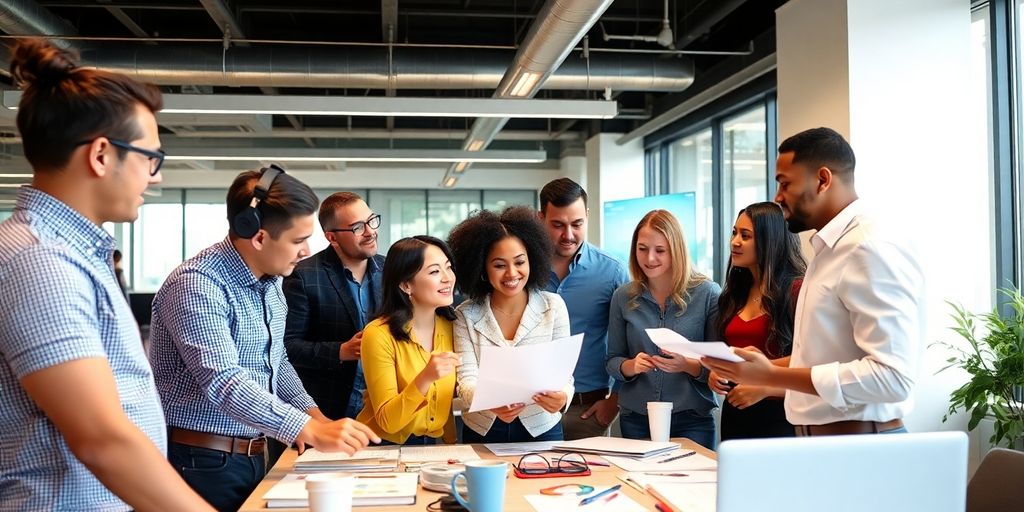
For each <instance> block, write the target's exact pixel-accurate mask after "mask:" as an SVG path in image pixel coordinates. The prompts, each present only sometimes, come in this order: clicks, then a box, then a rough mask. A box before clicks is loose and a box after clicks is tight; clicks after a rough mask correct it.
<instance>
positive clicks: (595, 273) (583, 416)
mask: <svg viewBox="0 0 1024 512" xmlns="http://www.w3.org/2000/svg"><path fill="white" fill-rule="evenodd" d="M587 214H588V209H587V192H586V191H585V190H583V187H581V186H580V185H579V184H578V183H576V182H575V181H573V180H571V179H569V178H559V179H557V180H554V181H551V182H550V183H548V184H547V185H544V188H542V189H541V191H540V218H541V221H542V222H543V223H544V227H545V228H547V231H548V236H550V237H551V243H552V245H554V246H555V255H554V258H552V259H551V268H552V271H551V281H550V282H549V283H548V288H547V289H548V291H549V292H554V293H557V294H559V295H561V296H562V299H563V300H565V305H566V307H568V309H569V323H570V325H571V329H570V330H571V332H572V333H573V334H579V333H583V348H582V349H581V350H580V358H579V360H578V361H577V362H576V370H575V371H574V372H573V379H574V380H575V384H576V393H575V394H574V395H573V396H572V399H571V400H570V402H571V405H570V406H569V410H568V411H567V412H566V413H565V414H564V415H563V416H562V429H563V431H564V433H565V439H566V440H571V439H582V438H584V437H592V436H601V435H607V434H608V430H609V428H608V427H609V426H610V425H611V424H612V422H613V421H615V418H616V417H617V416H618V414H619V394H618V386H614V387H612V380H611V377H610V376H609V375H608V371H607V370H606V369H605V359H606V357H607V354H608V307H609V305H610V303H611V299H612V293H613V292H615V289H616V288H618V287H619V286H621V285H622V284H624V283H626V282H627V281H629V275H628V274H627V273H626V268H625V267H624V266H623V265H622V263H619V261H618V260H616V259H615V258H613V257H611V256H609V255H608V254H607V253H605V252H604V251H602V250H600V249H598V248H597V247H594V246H593V245H591V244H589V243H587V241H586V233H587Z"/></svg>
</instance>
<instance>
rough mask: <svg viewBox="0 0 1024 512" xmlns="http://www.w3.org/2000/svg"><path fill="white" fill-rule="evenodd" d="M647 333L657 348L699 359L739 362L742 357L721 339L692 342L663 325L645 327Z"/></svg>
mask: <svg viewBox="0 0 1024 512" xmlns="http://www.w3.org/2000/svg"><path fill="white" fill-rule="evenodd" d="M646 331H647V335H648V336H650V337H651V341H653V342H654V344H655V345H657V346H658V348H660V349H662V350H664V351H666V352H672V353H675V354H681V355H684V356H686V357H692V358H694V359H700V358H701V357H703V356H708V357H714V358H717V359H724V360H726V361H734V362H737V363H738V362H740V361H743V358H742V357H740V356H738V355H736V354H735V353H733V351H732V349H731V348H729V345H726V344H725V343H724V342H721V341H701V342H692V341H690V340H688V339H686V337H685V336H683V335H682V334H679V333H678V332H675V331H673V330H672V329H666V328H664V327H658V328H655V329H646Z"/></svg>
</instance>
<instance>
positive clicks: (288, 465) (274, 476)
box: [239, 438, 715, 512]
mask: <svg viewBox="0 0 1024 512" xmlns="http://www.w3.org/2000/svg"><path fill="white" fill-rule="evenodd" d="M673 441H676V442H678V443H681V444H682V445H683V448H686V449H690V450H695V451H697V453H701V454H703V455H706V456H708V457H710V458H712V459H713V458H715V452H713V451H711V450H708V449H707V448H704V447H703V446H700V445H698V444H697V443H694V442H693V441H690V440H689V439H683V438H679V439H673ZM472 446H473V449H474V450H476V453H477V454H478V455H480V458H482V459H500V460H505V461H508V462H509V463H510V464H515V463H516V462H519V457H518V456H517V457H496V456H495V455H494V454H493V453H491V451H490V450H488V449H487V448H485V447H484V446H483V445H472ZM296 456H297V453H296V451H295V450H287V451H285V453H284V455H281V459H280V460H278V461H277V464H275V465H274V467H273V469H271V470H270V473H268V474H267V477H266V478H264V479H263V481H262V482H260V485H259V486H258V487H256V490H255V491H253V493H252V494H251V495H250V496H249V499H248V500H246V501H245V503H244V504H242V508H241V509H239V510H240V511H241V512H255V511H264V512H265V511H266V510H277V511H281V512H289V511H294V512H299V511H306V510H308V509H304V508H298V509H295V508H276V509H267V505H266V502H265V501H264V500H263V498H262V497H263V495H264V494H265V493H266V492H267V491H268V490H270V488H271V487H272V486H273V485H274V484H275V483H277V482H278V481H279V480H281V479H282V478H284V476H285V475H286V474H288V473H289V472H290V471H291V469H292V465H293V464H294V463H295V457H296ZM587 457H588V458H594V459H598V456H595V455H588V456H587ZM590 470H591V475H590V476H585V477H579V478H534V479H520V478H516V477H515V476H514V475H513V476H510V477H509V479H508V482H507V484H506V487H505V510H506V511H507V512H533V510H534V509H533V507H532V506H531V505H530V504H529V503H528V502H527V501H526V499H525V498H523V496H524V495H527V494H540V490H541V489H543V488H545V487H551V486H553V485H558V484H560V483H566V482H583V483H586V484H588V485H593V486H595V487H597V486H608V485H615V484H620V483H622V481H621V480H619V479H618V475H620V474H621V473H623V471H622V470H621V469H619V468H617V467H615V466H611V467H601V466H590ZM620 492H622V493H625V494H626V495H627V496H629V497H630V498H632V499H633V500H634V501H636V502H637V503H639V504H640V505H642V506H645V507H649V508H650V509H651V510H654V499H653V498H651V497H650V496H648V495H646V494H644V493H641V492H639V491H637V490H636V489H634V488H632V487H630V486H628V485H625V484H623V486H622V489H621V490H620ZM441 496H442V493H438V492H434V491H429V490H426V489H423V488H422V487H420V489H419V492H418V493H417V495H416V504H415V505H404V506H393V507H356V508H354V509H353V510H366V511H367V512H371V511H372V512H378V511H380V512H384V511H396V512H398V511H413V510H416V511H422V510H425V509H426V506H427V504H428V503H430V502H432V501H434V500H436V499H438V498H439V497H441Z"/></svg>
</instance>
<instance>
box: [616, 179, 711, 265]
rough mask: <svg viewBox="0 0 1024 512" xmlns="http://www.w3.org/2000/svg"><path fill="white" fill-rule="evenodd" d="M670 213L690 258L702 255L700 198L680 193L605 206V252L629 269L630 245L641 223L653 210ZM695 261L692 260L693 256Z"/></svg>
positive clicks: (692, 194)
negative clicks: (698, 208) (700, 248)
mask: <svg viewBox="0 0 1024 512" xmlns="http://www.w3.org/2000/svg"><path fill="white" fill-rule="evenodd" d="M657 209H662V210H668V211H670V212H672V215H675V216H676V219H677V220H678V221H679V225H680V226H682V228H683V236H685V237H686V244H687V249H689V251H690V254H691V255H693V254H700V252H698V250H697V249H698V246H697V244H696V243H695V240H696V239H697V237H696V236H695V233H696V230H697V196H696V193H694V192H678V193H675V194H665V195H661V196H648V197H640V198H636V199H623V200H620V201H608V202H606V203H604V231H603V232H602V240H603V242H604V243H603V244H602V249H604V250H605V252H607V253H609V254H611V255H612V256H614V257H615V258H616V259H618V260H619V261H621V262H622V264H623V265H626V267H627V268H629V251H630V250H631V248H630V247H629V243H630V242H631V241H632V239H633V230H634V229H636V225H637V223H638V222H640V219H642V218H643V217H644V215H647V212H649V211H651V210H657ZM691 257H692V256H691Z"/></svg>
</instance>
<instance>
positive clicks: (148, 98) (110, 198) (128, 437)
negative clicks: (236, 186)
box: [0, 39, 210, 511]
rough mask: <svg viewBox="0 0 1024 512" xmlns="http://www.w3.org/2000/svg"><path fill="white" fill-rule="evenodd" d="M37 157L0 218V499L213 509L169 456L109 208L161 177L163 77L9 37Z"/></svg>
mask: <svg viewBox="0 0 1024 512" xmlns="http://www.w3.org/2000/svg"><path fill="white" fill-rule="evenodd" d="M11 72H12V74H13V76H14V78H15V80H16V81H17V82H18V84H19V85H20V86H21V87H22V90H23V91H24V92H23V94H22V97H21V102H20V104H19V107H18V121H17V122H18V131H19V132H20V133H21V137H22V146H23V148H24V151H25V158H27V159H28V161H29V162H30V163H31V164H32V169H33V176H32V185H30V186H25V187H22V188H21V190H20V191H19V192H18V199H17V203H16V206H15V208H14V214H13V216H12V217H11V218H10V219H8V220H7V221H5V222H4V223H3V224H0V311H3V313H2V314H0V411H3V412H2V413H0V510H4V511H8V510H10V511H14V510H17V511H22V510H110V511H121V510H131V509H138V510H155V509H165V510H210V507H209V505H207V504H206V503H204V502H203V500H202V499H201V498H200V497H199V496H198V495H197V494H196V493H195V492H193V491H192V490H191V489H189V488H188V486H187V485H185V482H183V481H182V480H181V478H180V477H178V475H177V474H176V473H175V472H174V470H173V469H172V468H171V465H170V464H168V463H167V459H166V458H165V455H164V453H165V450H166V446H167V437H166V431H165V430H164V429H165V427H164V415H163V411H162V410H161V409H160V400H159V396H158V395H157V391H156V388H155V387H154V385H153V374H152V372H151V371H150V369H149V364H148V363H147V362H146V355H145V354H144V353H143V350H142V341H141V340H140V339H139V331H138V327H137V326H136V325H135V322H134V320H133V318H132V312H131V310H130V309H129V307H128V303H127V302H126V301H125V297H124V295H122V294H121V289H120V288H119V287H118V283H117V280H116V278H115V277H114V268H113V266H112V263H113V259H112V255H113V252H114V247H115V240H114V238H113V237H111V236H110V235H109V234H108V233H107V232H106V231H105V230H104V229H103V228H102V225H103V223H105V222H131V221H134V220H135V219H136V218H137V217H138V213H139V206H141V205H142V192H143V191H144V190H145V189H146V187H147V186H148V185H149V184H150V183H159V182H160V174H159V172H160V164H161V163H162V162H163V153H162V152H160V137H159V134H158V131H157V124H156V118H155V117H154V112H156V111H158V110H160V108H161V105H162V99H161V95H160V91H159V89H157V88H156V87H155V86H153V85H151V84H141V83H139V82H136V81H134V80H132V79H131V78H128V77H126V76H124V75H120V74H117V73H111V72H107V71H100V70H95V69H88V68H78V67H77V64H76V63H75V57H74V56H73V55H71V54H70V53H68V52H66V51H63V50H60V49H58V48H57V47H55V46H52V45H51V44H50V43H47V42H43V41H41V40H33V39H23V40H21V41H20V42H19V43H18V44H17V46H16V47H15V48H14V51H13V53H12V59H11Z"/></svg>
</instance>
